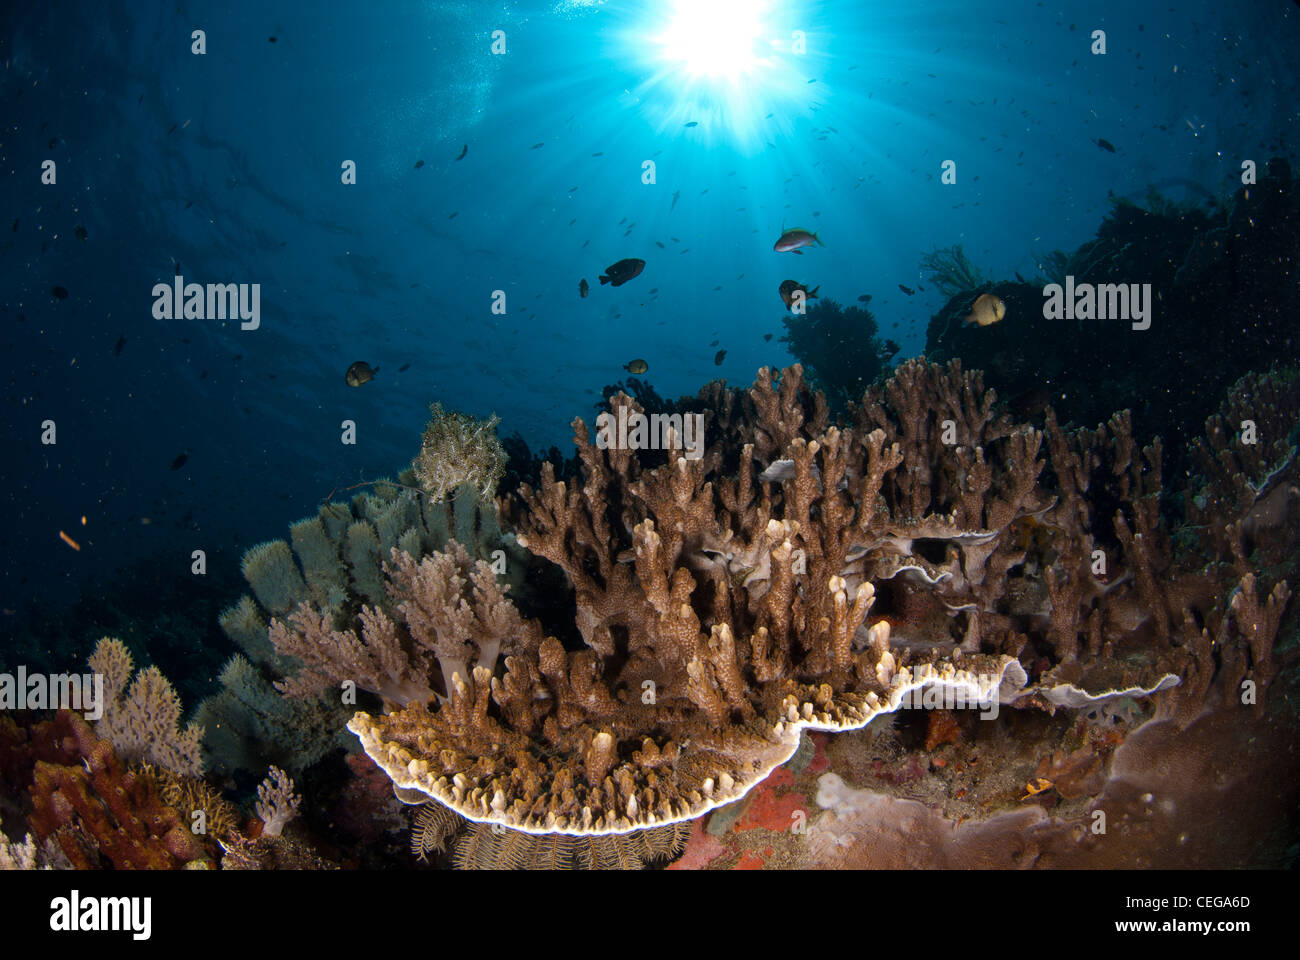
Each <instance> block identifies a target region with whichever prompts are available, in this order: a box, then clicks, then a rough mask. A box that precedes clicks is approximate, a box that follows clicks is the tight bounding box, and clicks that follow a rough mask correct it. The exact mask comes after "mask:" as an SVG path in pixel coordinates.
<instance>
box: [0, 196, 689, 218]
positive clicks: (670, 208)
mask: <svg viewBox="0 0 1300 960" xmlns="http://www.w3.org/2000/svg"><path fill="white" fill-rule="evenodd" d="M681 195H682V192H681V191H680V190H674V191H673V202H672V204H670V205H669V207H668V211H669V212H670V213H671V212H672V210H673V208H674V207H676V206H677V198H678V197H680V196H681ZM14 222H15V223H17V222H18V221H16V220H15V221H14Z"/></svg>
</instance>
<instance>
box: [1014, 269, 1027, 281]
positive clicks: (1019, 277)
mask: <svg viewBox="0 0 1300 960" xmlns="http://www.w3.org/2000/svg"><path fill="white" fill-rule="evenodd" d="M1015 274H1016V279H1017V280H1019V281H1020V282H1021V283H1024V282H1025V278H1024V277H1022V276H1021V275H1020V271H1019V270H1016V271H1015Z"/></svg>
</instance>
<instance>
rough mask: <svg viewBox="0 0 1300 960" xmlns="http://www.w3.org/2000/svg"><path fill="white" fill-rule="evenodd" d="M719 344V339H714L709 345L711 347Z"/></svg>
mask: <svg viewBox="0 0 1300 960" xmlns="http://www.w3.org/2000/svg"><path fill="white" fill-rule="evenodd" d="M717 345H718V341H716V340H714V341H713V342H712V343H710V344H709V346H711V347H716V346H717Z"/></svg>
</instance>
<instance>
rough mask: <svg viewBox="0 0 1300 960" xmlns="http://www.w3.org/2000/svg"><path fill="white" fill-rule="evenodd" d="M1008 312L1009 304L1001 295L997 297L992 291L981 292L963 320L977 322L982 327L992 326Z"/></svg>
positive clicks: (964, 321)
mask: <svg viewBox="0 0 1300 960" xmlns="http://www.w3.org/2000/svg"><path fill="white" fill-rule="evenodd" d="M1006 313H1007V305H1006V304H1005V303H1003V302H1002V300H1001V298H1000V297H995V296H994V295H993V294H991V293H981V294H980V295H979V296H978V297H976V298H975V302H974V303H973V304H971V308H970V315H969V316H967V317H966V319H965V320H963V321H962V322H963V323H968V324H969V323H976V324H979V325H980V326H981V327H991V326H993V324H995V323H997V322H998V321H999V320H1001V319H1002V318H1003V317H1004V316H1006Z"/></svg>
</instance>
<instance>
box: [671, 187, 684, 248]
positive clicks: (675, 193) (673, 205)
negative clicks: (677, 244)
mask: <svg viewBox="0 0 1300 960" xmlns="http://www.w3.org/2000/svg"><path fill="white" fill-rule="evenodd" d="M681 195H682V192H681V191H680V190H674V191H673V202H672V204H671V205H670V206H669V207H668V210H669V212H671V211H672V210H673V208H674V207H676V206H677V198H678V197H680V196H681ZM675 239H676V238H674V240H675Z"/></svg>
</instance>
